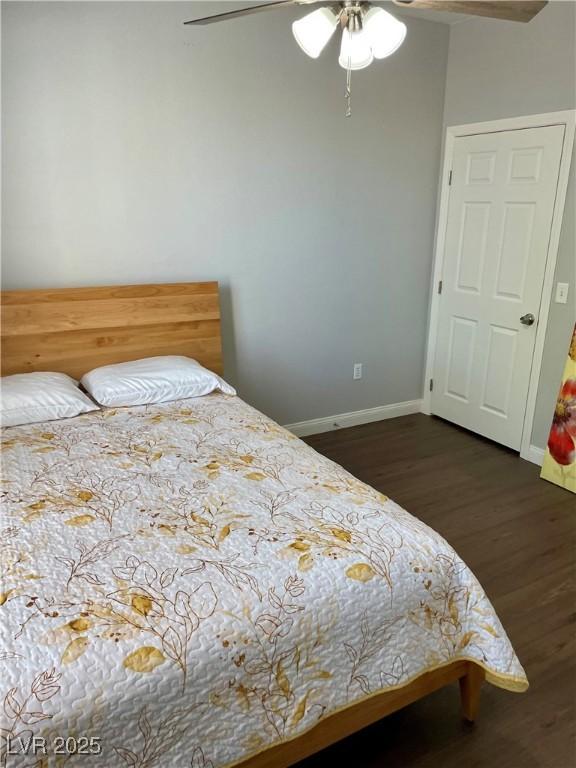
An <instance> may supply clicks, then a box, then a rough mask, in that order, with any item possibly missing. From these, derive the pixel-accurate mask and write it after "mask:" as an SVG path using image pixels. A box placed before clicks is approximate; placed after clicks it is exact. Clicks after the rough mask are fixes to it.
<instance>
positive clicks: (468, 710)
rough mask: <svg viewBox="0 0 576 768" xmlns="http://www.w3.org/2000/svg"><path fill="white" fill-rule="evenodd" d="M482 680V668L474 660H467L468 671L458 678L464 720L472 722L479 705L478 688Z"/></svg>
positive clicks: (476, 714) (480, 686)
mask: <svg viewBox="0 0 576 768" xmlns="http://www.w3.org/2000/svg"><path fill="white" fill-rule="evenodd" d="M483 681H484V670H483V669H482V667H479V666H478V665H477V664H474V662H472V661H470V662H468V671H467V672H466V674H465V675H464V677H461V678H460V701H461V704H462V714H463V716H464V719H465V720H468V722H469V723H473V722H474V721H475V720H476V717H477V716H478V709H479V707H480V689H481V688H482V683H483Z"/></svg>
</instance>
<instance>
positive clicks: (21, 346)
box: [0, 282, 222, 379]
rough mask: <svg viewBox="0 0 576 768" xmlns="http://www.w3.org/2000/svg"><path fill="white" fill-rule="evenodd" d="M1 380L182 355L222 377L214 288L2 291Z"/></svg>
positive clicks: (75, 373)
mask: <svg viewBox="0 0 576 768" xmlns="http://www.w3.org/2000/svg"><path fill="white" fill-rule="evenodd" d="M1 304H2V327H1V330H0V335H1V342H2V347H1V364H2V375H3V376H7V375H9V374H12V373H28V372H30V371H62V372H63V373H67V374H69V375H70V376H73V377H74V378H76V379H79V378H80V377H81V376H82V375H83V374H85V373H87V372H88V371H90V370H91V369H92V368H96V367H98V366H100V365H109V364H111V363H120V362H124V361H127V360H138V359H139V358H142V357H153V356H155V355H187V356H188V357H193V358H194V359H195V360H198V362H199V363H201V364H202V365H204V366H206V368H210V370H212V371H215V372H216V373H222V344H221V337H220V305H219V298H218V283H216V282H212V283H173V284H164V285H163V284H160V285H116V286H108V287H102V288H57V289H54V290H33V291H3V292H2V294H1Z"/></svg>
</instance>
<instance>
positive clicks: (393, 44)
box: [363, 8, 406, 59]
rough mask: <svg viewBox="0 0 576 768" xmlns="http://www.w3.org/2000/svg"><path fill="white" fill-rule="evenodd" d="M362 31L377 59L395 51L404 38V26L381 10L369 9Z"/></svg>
mask: <svg viewBox="0 0 576 768" xmlns="http://www.w3.org/2000/svg"><path fill="white" fill-rule="evenodd" d="M363 29H364V32H365V33H366V36H367V38H368V41H369V44H370V46H371V48H372V53H373V54H374V56H375V58H377V59H384V58H386V56H390V54H391V53H394V51H397V50H398V48H400V46H401V45H402V43H403V42H404V38H405V37H406V24H403V23H402V22H401V21H398V19H396V18H395V17H394V16H392V14H391V13H388V12H387V11H385V10H383V9H382V8H370V10H369V11H368V12H367V13H366V14H365V16H364V19H363Z"/></svg>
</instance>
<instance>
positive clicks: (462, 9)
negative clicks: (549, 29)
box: [393, 0, 548, 22]
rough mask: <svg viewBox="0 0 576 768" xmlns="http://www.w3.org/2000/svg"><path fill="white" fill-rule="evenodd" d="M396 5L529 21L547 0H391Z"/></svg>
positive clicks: (546, 3)
mask: <svg viewBox="0 0 576 768" xmlns="http://www.w3.org/2000/svg"><path fill="white" fill-rule="evenodd" d="M393 2H394V3H395V4H396V5H398V6H403V5H404V6H407V7H409V8H427V9H429V10H433V11H452V12H453V13H466V14H470V15H471V16H487V17H488V18H491V19H504V20H505V21H524V22H527V21H530V20H531V19H533V18H534V16H536V14H537V13H539V12H540V11H541V10H542V8H544V6H545V5H548V0H468V2H466V0H393Z"/></svg>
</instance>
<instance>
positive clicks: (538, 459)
mask: <svg viewBox="0 0 576 768" xmlns="http://www.w3.org/2000/svg"><path fill="white" fill-rule="evenodd" d="M545 453H546V451H545V450H544V448H538V446H537V445H530V447H529V448H528V450H527V451H526V453H524V454H523V453H520V456H521V457H522V458H523V459H526V461H531V462H532V464H538V466H539V467H541V466H542V462H543V461H544V454H545Z"/></svg>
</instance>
